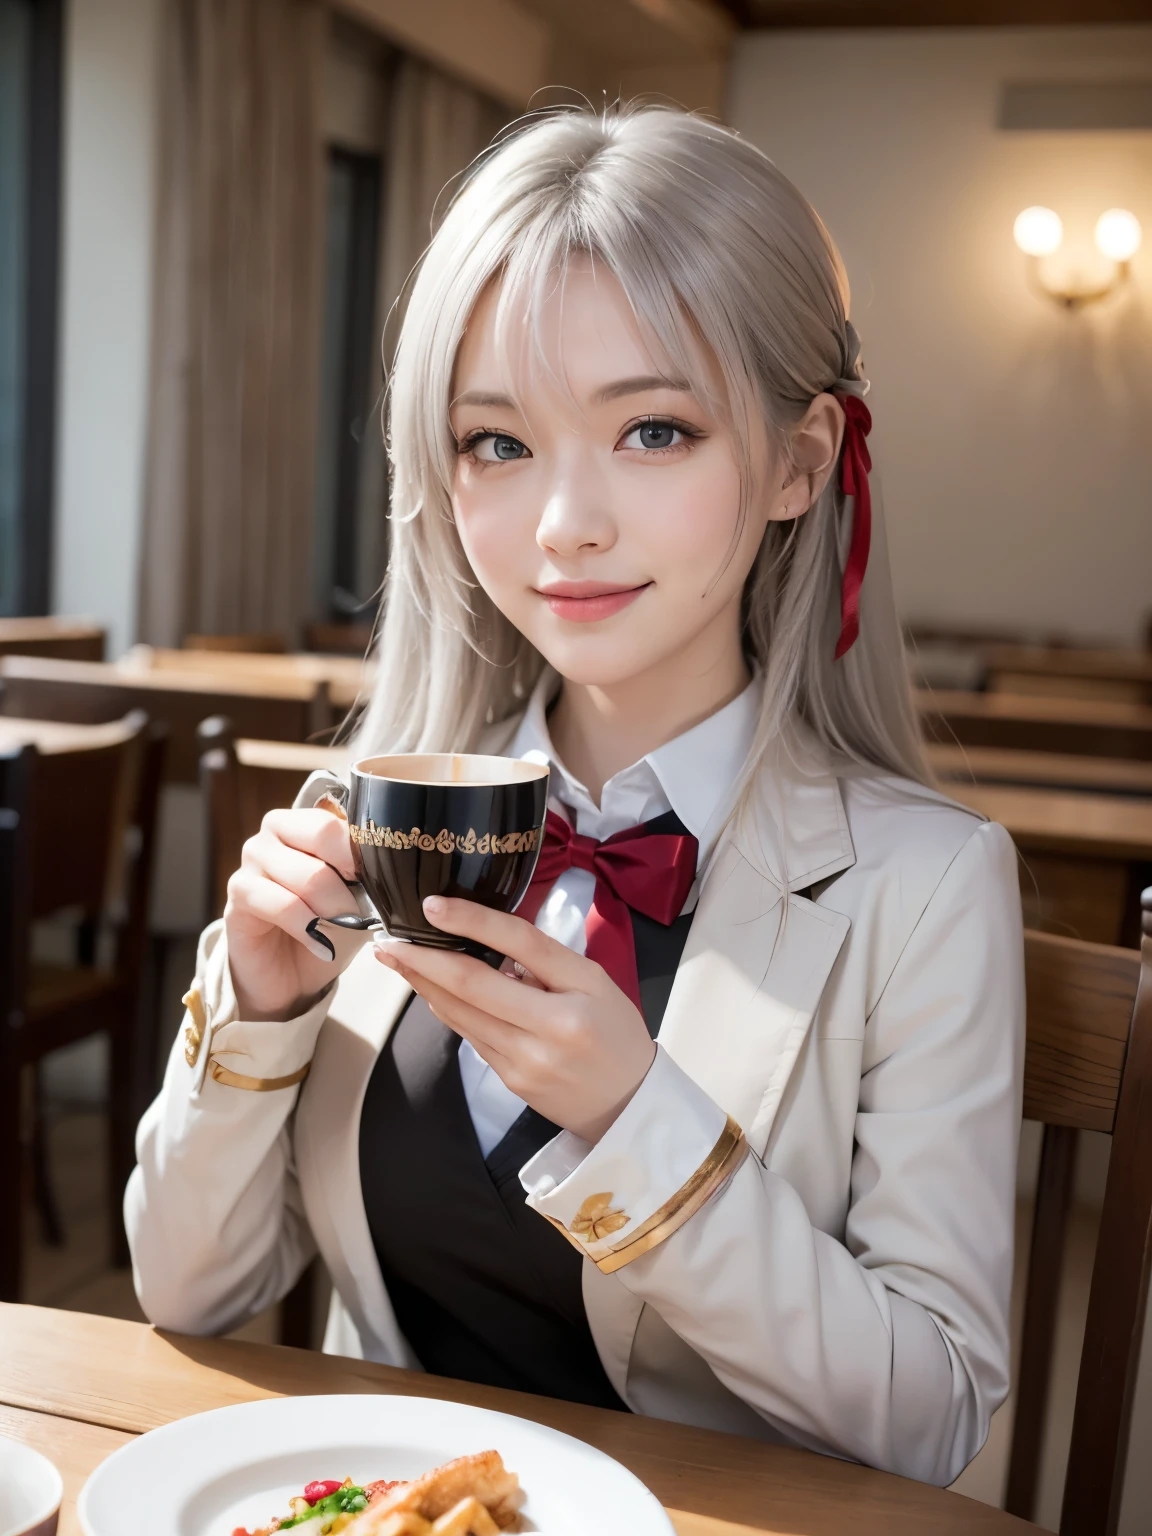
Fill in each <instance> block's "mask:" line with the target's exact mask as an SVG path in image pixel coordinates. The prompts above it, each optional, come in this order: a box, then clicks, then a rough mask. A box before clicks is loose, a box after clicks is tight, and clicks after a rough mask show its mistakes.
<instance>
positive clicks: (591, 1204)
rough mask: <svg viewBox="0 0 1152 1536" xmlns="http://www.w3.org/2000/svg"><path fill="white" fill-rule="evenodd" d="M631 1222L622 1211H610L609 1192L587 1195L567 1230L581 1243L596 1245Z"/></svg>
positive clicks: (610, 1200) (610, 1199) (610, 1197)
mask: <svg viewBox="0 0 1152 1536" xmlns="http://www.w3.org/2000/svg"><path fill="white" fill-rule="evenodd" d="M631 1220H632V1218H631V1216H625V1214H624V1212H623V1211H614V1210H613V1209H612V1192H611V1190H609V1191H608V1193H607V1194H602V1195H589V1196H588V1198H587V1200H585V1202H584V1204H583V1205H582V1206H581V1207H580V1209H579V1210H578V1211H577V1212H576V1217H575V1220H574V1221H573V1223H572V1225H571V1227H570V1228H569V1229H568V1230H569V1231H570V1232H573V1233H574V1234H575V1235H576V1236H577V1237H578V1238H579V1239H580V1241H581V1242H584V1243H598V1242H600V1241H601V1240H602V1239H603V1238H605V1237H609V1236H611V1234H612V1233H613V1232H619V1230H620V1228H621V1227H626V1226H627V1225H628V1223H629V1222H630V1221H631Z"/></svg>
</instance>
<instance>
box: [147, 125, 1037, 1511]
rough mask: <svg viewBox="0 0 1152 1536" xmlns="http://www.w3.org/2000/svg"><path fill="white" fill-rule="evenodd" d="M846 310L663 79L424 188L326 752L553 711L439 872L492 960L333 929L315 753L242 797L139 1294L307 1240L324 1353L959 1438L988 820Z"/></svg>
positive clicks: (977, 1258)
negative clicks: (450, 198) (520, 899)
mask: <svg viewBox="0 0 1152 1536" xmlns="http://www.w3.org/2000/svg"><path fill="white" fill-rule="evenodd" d="M847 305H848V298H847V286H846V283H845V280H844V276H843V272H842V269H841V266H840V263H839V260H838V258H837V255H836V252H835V250H834V248H833V246H832V244H831V241H830V239H829V237H828V235H827V233H826V232H825V230H824V228H823V226H822V225H821V223H820V221H819V220H818V219H817V217H816V215H815V214H814V213H813V211H812V210H811V208H810V207H809V206H808V205H807V203H805V201H804V200H803V198H802V197H801V196H800V195H799V193H798V192H797V191H796V190H795V189H794V188H793V187H792V186H791V185H790V184H789V183H788V182H787V181H786V180H785V179H784V177H783V176H781V175H780V173H779V172H778V171H777V170H776V169H775V168H774V166H773V165H772V164H771V163H770V162H769V161H768V160H767V159H765V158H764V156H762V155H761V154H759V153H758V152H757V151H756V150H754V149H753V148H751V147H750V146H749V145H747V144H745V143H743V142H742V141H741V140H740V139H738V138H737V137H736V136H735V135H733V134H731V133H728V132H726V131H725V130H723V129H721V128H719V127H716V126H715V125H712V124H709V123H706V122H703V121H700V120H698V119H695V118H692V117H689V116H686V115H683V114H681V113H677V112H673V111H669V110H657V109H643V110H637V111H633V112H622V113H615V112H610V113H607V114H605V115H603V116H596V115H592V114H589V113H583V112H573V113H565V114H561V115H558V116H551V117H546V118H544V119H543V120H538V121H536V122H534V123H533V124H531V125H530V126H528V127H527V128H525V129H524V130H523V131H521V132H520V133H518V134H517V135H515V136H513V137H511V138H510V139H508V140H507V141H506V142H505V143H504V144H503V145H502V146H501V147H499V148H498V149H497V151H496V152H495V153H493V154H492V155H491V157H490V158H489V159H487V160H486V162H485V163H483V164H482V165H481V166H480V167H479V168H478V169H477V170H476V171H475V173H474V175H473V176H472V177H471V179H470V181H469V182H468V183H467V185H466V187H465V188H464V190H463V191H462V192H461V193H460V194H459V196H458V197H457V199H456V201H455V203H454V204H453V206H452V207H451V209H450V211H449V212H448V214H447V216H446V218H445V220H444V223H443V225H442V227H441V229H440V230H439V232H438V234H437V235H436V237H435V239H434V240H433V242H432V244H431V247H430V249H429V251H428V253H427V255H426V257H425V259H424V262H423V264H422V266H421V268H420V271H419V275H418V276H417V278H416V280H415V284H414V287H413V289H412V293H411V298H410V302H409V305H408V309H407V314H406V318H405V320H404V325H403V331H402V336H401V340H400V343H399V351H398V355H397V361H396V367H395V373H394V377H393V385H392V398H391V452H392V459H393V469H394V480H393V546H392V563H391V566H390V569H389V573H388V581H387V590H386V597H385V603H384V620H383V630H382V637H381V641H380V644H379V647H378V652H377V662H378V665H377V673H376V676H377V681H376V684H375V691H374V693H373V696H372V698H371V701H370V703H369V705H368V707H367V710H366V711H365V713H364V715H363V717H362V719H361V721H360V723H359V726H358V729H357V734H356V747H357V748H358V751H359V753H362V754H368V753H370V752H371V753H376V752H382V751H397V750H399V751H411V750H436V751H444V750H465V751H467V750H483V751H486V752H498V753H499V752H502V753H507V754H509V755H512V756H522V755H525V754H527V753H530V752H532V753H540V754H544V756H545V757H546V758H547V760H548V761H549V762H550V764H551V767H552V800H551V814H550V817H549V829H548V837H547V841H546V845H545V849H544V852H543V854H542V857H541V864H540V868H539V871H538V876H537V880H536V882H535V883H534V886H533V889H532V891H531V892H530V893H529V897H528V899H527V901H526V903H525V905H524V907H522V909H521V914H520V915H515V916H509V915H506V914H498V913H493V912H490V911H487V910H485V909H483V908H479V907H476V906H474V905H473V904H470V903H465V902H454V901H449V902H443V901H440V902H430V903H429V905H428V912H429V916H430V917H431V919H432V921H433V922H435V923H437V924H438V925H440V926H441V927H443V928H444V929H445V930H446V931H448V932H450V933H455V934H466V935H470V936H471V937H473V938H475V939H478V940H482V941H483V942H484V943H486V944H489V945H491V946H492V947H494V948H496V949H498V950H500V951H501V952H503V953H505V954H507V955H508V956H509V960H510V962H511V964H510V967H509V968H508V969H507V970H506V971H505V972H502V973H497V972H494V971H491V970H489V969H488V968H487V967H485V966H484V965H482V964H480V963H479V962H478V961H473V960H470V959H468V958H466V957H464V956H460V955H455V954H452V953H447V952H443V951H438V950H432V949H427V948H417V947H415V946H412V945H407V944H400V943H394V942H391V941H388V940H386V939H385V940H383V941H382V942H380V943H378V944H375V945H372V944H366V943H360V942H357V941H356V940H354V939H353V940H350V939H348V938H347V936H342V935H340V933H339V931H338V930H336V929H329V930H327V932H328V933H329V934H330V935H331V940H330V942H328V943H325V942H324V935H325V932H326V930H325V929H324V928H323V927H322V926H321V927H320V928H319V929H317V928H316V927H315V926H313V927H311V929H310V925H313V924H314V920H315V919H317V918H319V919H323V918H326V917H332V916H334V915H337V914H339V913H342V912H347V911H348V910H349V905H350V899H349V894H348V889H347V886H346V885H345V883H344V881H345V880H346V879H349V878H351V876H352V873H353V866H352V860H351V855H350V850H349V841H348V835H347V828H346V826H345V824H344V823H343V822H342V821H341V820H339V819H338V818H337V817H335V816H333V815H330V814H329V813H328V811H326V810H325V809H323V808H319V807H316V806H315V802H316V801H317V800H318V798H319V792H320V788H322V785H319V786H316V785H314V786H311V787H310V788H309V789H308V790H307V792H306V793H305V795H304V796H303V797H302V799H301V801H300V802H298V806H299V808H297V809H294V810H291V811H282V812H276V813H274V814H272V815H270V816H269V817H267V818H266V821H265V824H264V827H263V830H262V831H261V832H260V833H259V835H258V836H257V837H255V838H253V839H252V841H251V842H249V843H248V844H247V845H246V847H245V850H244V860H243V865H242V867H241V869H240V870H239V871H238V872H237V874H236V875H235V876H234V877H233V880H232V882H231V885H230V890H229V902H228V907H227V910H226V912H225V915H224V918H223V921H222V922H220V923H215V924H213V925H212V927H210V928H209V929H208V930H207V932H206V933H205V935H204V938H203V940H202V943H201V947H200V954H199V960H198V965H197V975H196V980H195V984H194V986H193V988H192V990H191V992H190V993H189V996H188V999H187V1006H188V1020H187V1027H186V1031H185V1037H183V1038H181V1040H179V1041H178V1042H177V1046H176V1048H175V1049H174V1051H173V1055H172V1059H171V1062H170V1065H169V1070H168V1074H167V1077H166V1080H165V1084H164V1087H163V1090H162V1092H161V1094H160V1096H159V1098H158V1099H157V1101H156V1103H155V1104H154V1105H153V1106H152V1108H151V1109H150V1110H149V1112H148V1114H147V1115H146V1117H145V1119H144V1122H143V1124H142V1126H141V1130H140V1136H139V1143H138V1155H139V1167H138V1168H137V1170H136V1172H135V1174H134V1175H133V1179H132V1182H131V1185H130V1188H129V1191H128V1196H127V1204H126V1210H127V1221H128V1227H129V1232H130V1236H131V1241H132V1248H133V1254H134V1260H135V1270H136V1284H137V1289H138V1292H139V1295H140V1299H141V1302H142V1304H143V1306H144V1308H145V1310H146V1311H147V1313H148V1314H149V1316H150V1317H152V1318H153V1319H154V1320H155V1321H156V1322H157V1323H159V1324H162V1325H164V1326H167V1327H170V1328H176V1329H180V1330H184V1331H188V1332H214V1331H221V1330H224V1329H228V1328H232V1327H234V1326H236V1325H237V1324H238V1323H240V1322H241V1321H242V1320H243V1319H245V1318H246V1317H248V1316H250V1315H252V1314H253V1313H255V1312H256V1311H258V1310H259V1309H260V1308H262V1307H264V1306H266V1305H267V1304H268V1303H270V1302H272V1301H274V1300H275V1299H276V1298H278V1297H280V1296H282V1295H284V1293H285V1292H286V1291H287V1290H288V1289H289V1287H290V1286H291V1285H292V1284H293V1282H294V1281H295V1280H296V1278H297V1276H298V1275H299V1274H300V1273H301V1271H302V1269H303V1267H304V1266H305V1264H307V1262H308V1261H309V1259H310V1258H311V1256H312V1254H313V1252H314V1251H315V1250H316V1249H317V1248H319V1251H320V1253H321V1254H322V1256H323V1259H324V1262H325V1264H326V1265H327V1267H328V1270H329V1272H330V1273H331V1276H332V1279H333V1282H334V1286H335V1296H334V1301H333V1309H332V1314H331V1317H330V1321H329V1330H328V1336H327V1347H329V1348H331V1349H334V1350H339V1351H340V1352H343V1353H347V1354H363V1355H365V1356H368V1357H370V1358H372V1359H377V1360H386V1361H392V1362H394V1363H400V1364H407V1365H412V1366H420V1367H422V1368H423V1369H425V1370H431V1371H435V1372H440V1373H443V1374H447V1375H452V1376H456V1377H464V1378H467V1379H471V1380H475V1381H479V1382H489V1383H495V1384H498V1385H507V1386H513V1387H520V1388H524V1389H529V1390H535V1391H541V1392H547V1393H552V1394H554V1395H558V1396H565V1397H569V1398H572V1399H575V1400H580V1401H585V1402H590V1403H598V1404H606V1405H610V1406H616V1407H621V1408H623V1407H627V1408H630V1409H632V1410H634V1411H636V1412H640V1413H648V1414H652V1415H656V1416H659V1417H664V1418H671V1419H678V1420H682V1421H687V1422H693V1423H697V1424H702V1425H711V1426H715V1427H720V1428H727V1429H731V1430H735V1431H739V1432H741V1433H744V1434H751V1435H758V1436H760V1437H762V1438H764V1439H767V1440H778V1441H784V1442H788V1443H793V1444H797V1445H803V1446H808V1447H811V1448H813V1449H815V1450H819V1451H825V1452H829V1453H831V1454H834V1455H837V1456H842V1457H850V1458H855V1459H857V1460H859V1461H863V1462H867V1463H870V1464H872V1465H874V1466H877V1467H883V1468H887V1469H890V1470H892V1471H895V1472H900V1473H904V1474H906V1475H908V1476H910V1477H915V1478H921V1479H925V1480H928V1481H931V1482H937V1483H947V1482H949V1481H951V1480H952V1479H953V1478H954V1477H956V1475H957V1474H958V1473H959V1472H960V1470H961V1469H962V1468H963V1467H964V1465H965V1464H966V1463H967V1462H968V1461H969V1460H970V1458H971V1457H972V1456H973V1455H974V1454H975V1452H976V1451H977V1450H978V1449H979V1447H980V1445H981V1444H982V1443H983V1440H984V1438H985V1435H986V1432H987V1428H988V1420H989V1417H990V1415H991V1413H992V1411H993V1409H994V1408H995V1407H996V1406H997V1404H998V1403H999V1402H1000V1401H1001V1400H1002V1398H1003V1397H1004V1394H1005V1391H1006V1390H1007V1382H1008V1327H1007V1311H1008V1296H1009V1284H1010V1277H1011V1267H1012V1210H1013V1191H1014V1169H1015V1152H1016V1138H1017V1130H1018V1120H1019V1108H1020V1105H1019V1096H1020V1069H1021V1040H1022V1017H1023V987H1022V964H1021V954H1022V945H1021V933H1020V912H1019V901H1018V895H1017V885H1016V871H1015V860H1014V855H1013V850H1012V847H1011V844H1010V842H1009V840H1008V837H1007V835H1006V834H1005V833H1004V831H1003V830H1002V829H1001V828H999V827H997V826H994V825H989V824H986V823H982V822H981V821H980V820H979V818H977V817H976V816H974V815H972V814H971V813H970V812H968V811H966V810H964V809H962V808H960V807H958V806H956V805H954V804H953V803H951V802H950V801H948V800H945V799H944V798H942V797H941V796H939V795H937V794H935V793H934V792H933V791H932V790H931V789H930V788H929V787H927V786H926V784H925V778H926V775H925V771H924V768H923V765H922V761H921V756H920V749H919V745H918V739H917V729H916V722H915V718H914V714H913V710H912V707H911V704H910V700H909V696H908V692H907V687H906V683H905V680H904V669H903V661H902V654H901V645H900V637H899V631H898V628H897V624H896V620H895V616H894V611H893V605H892V599H891V593H890V584H889V576H888V571H887V569H886V564H885V555H884V551H883V549H882V548H881V549H878V550H874V551H873V552H872V557H871V559H870V560H869V559H868V539H869V511H870V496H869V489H868V479H867V471H868V455H867V448H866V445H865V440H864V439H865V434H866V433H867V430H868V427H869V416H868V412H867V409H866V407H865V406H864V405H863V395H864V393H865V391H866V388H867V386H866V384H865V383H864V382H863V379H862V370H861V367H860V360H859V343H858V340H857V337H856V333H855V331H854V329H853V327H852V326H851V324H850V323H849V321H848V318H847ZM865 569H866V570H867V580H866V581H864V580H863V577H864V572H865ZM309 807H312V808H309ZM526 916H527V918H528V919H529V920H525V917H526ZM333 949H335V958H334V957H333V953H332V951H333Z"/></svg>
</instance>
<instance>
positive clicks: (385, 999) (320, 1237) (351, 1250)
mask: <svg viewBox="0 0 1152 1536" xmlns="http://www.w3.org/2000/svg"><path fill="white" fill-rule="evenodd" d="M411 995H412V991H411V988H410V987H409V986H408V985H407V983H406V982H404V981H403V980H402V979H401V977H399V976H397V974H396V973H395V971H389V970H387V969H386V968H385V967H384V966H382V965H380V964H378V963H377V962H376V961H375V960H374V959H373V958H372V946H371V945H370V944H369V945H365V947H364V949H363V950H362V951H361V953H360V954H359V955H357V957H356V959H355V960H354V961H353V962H352V964H351V965H350V966H349V967H348V969H347V970H346V971H345V972H344V975H343V976H342V977H341V978H340V983H339V986H338V987H337V989H336V994H335V997H334V998H333V1000H332V1007H331V1008H330V1010H329V1012H328V1017H327V1018H326V1019H325V1021H324V1026H323V1028H322V1029H321V1031H320V1036H319V1039H318V1040H317V1043H316V1053H315V1055H314V1056H313V1058H312V1070H311V1072H310V1073H309V1075H308V1080H307V1082H306V1083H305V1085H304V1090H303V1092H302V1093H301V1095H300V1102H299V1104H298V1106H297V1110H296V1135H295V1147H296V1162H297V1172H298V1175H299V1179H300V1189H301V1194H302V1197H303V1200H304V1208H305V1211H306V1213H307V1216H308V1222H309V1225H310V1226H311V1228H312V1232H313V1235H314V1236H315V1238H316V1242H317V1246H318V1247H319V1249H320V1252H321V1254H322V1255H323V1258H324V1262H325V1263H326V1265H327V1266H328V1271H329V1273H330V1275H331V1277H332V1283H333V1285H334V1286H335V1288H336V1290H337V1291H338V1292H339V1295H340V1297H341V1300H342V1301H343V1303H344V1305H345V1307H346V1308H347V1310H348V1312H349V1314H350V1315H351V1317H352V1320H353V1322H354V1323H355V1325H356V1329H357V1331H358V1333H359V1334H360V1338H361V1343H362V1345H363V1347H364V1350H365V1354H366V1355H367V1356H368V1358H377V1359H380V1358H383V1359H386V1360H388V1361H389V1362H391V1363H392V1364H395V1365H409V1366H414V1365H415V1364H416V1362H415V1359H414V1357H413V1356H412V1353H411V1351H410V1350H409V1348H408V1346H407V1344H406V1343H405V1341H404V1337H403V1335H402V1334H401V1332H400V1330H399V1328H398V1327H397V1325H396V1318H395V1314H394V1313H393V1311H392V1304H391V1302H390V1301H389V1300H388V1294H387V1292H386V1290H385V1288H384V1282H383V1280H382V1279H381V1276H380V1266H379V1264H378V1262H377V1259H376V1249H375V1247H374V1245H373V1242H372V1233H371V1231H370V1230H369V1227H368V1217H367V1214H366V1213H365V1210H364V1197H363V1193H362V1191H361V1186H360V1109H361V1105H362V1104H363V1102H364V1093H365V1090H366V1089H367V1086H368V1079H369V1077H370V1076H371V1075H372V1069H373V1067H374V1066H375V1064H376V1058H377V1057H378V1056H379V1054H380V1051H381V1048H382V1047H383V1045H384V1042H385V1041H386V1040H387V1038H388V1036H389V1034H390V1033H391V1031H392V1029H393V1027H394V1026H395V1024H396V1022H397V1020H398V1019H399V1017H400V1015H401V1014H402V1013H403V1011H404V1008H405V1007H406V1005H407V1002H408V999H409V998H410V997H411ZM376 1341H378V1343H379V1345H382V1346H383V1354H382V1355H381V1354H380V1353H379V1350H378V1348H375V1349H374V1348H373V1344H374V1343H375V1342H376Z"/></svg>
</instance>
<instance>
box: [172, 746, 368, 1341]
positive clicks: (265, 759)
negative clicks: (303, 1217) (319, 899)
mask: <svg viewBox="0 0 1152 1536" xmlns="http://www.w3.org/2000/svg"><path fill="white" fill-rule="evenodd" d="M198 739H199V742H200V785H201V790H202V793H203V796H204V812H205V822H206V836H207V840H208V911H209V912H210V913H211V914H212V916H213V917H218V916H219V915H220V913H221V912H223V910H224V904H225V902H226V901H227V899H228V879H229V876H230V875H231V874H232V872H233V871H234V870H235V869H237V868H239V865H240V854H241V849H242V848H243V846H244V843H245V842H246V841H247V839H248V838H250V837H252V836H254V835H255V833H257V832H258V831H259V830H260V823H261V822H262V821H263V819H264V817H265V815H266V814H267V813H268V812H269V811H272V810H277V809H280V808H281V807H284V806H290V805H291V804H292V802H293V800H295V798H296V794H297V791H298V790H299V788H300V786H301V785H302V784H303V782H304V780H305V779H306V778H307V777H308V775H309V774H310V773H311V772H312V771H313V769H315V768H340V767H343V766H344V765H345V764H346V763H347V761H348V756H349V754H348V751H347V749H346V748H342V747H316V746H310V745H303V744H294V743H289V742H279V741H250V740H243V739H241V740H237V739H236V738H235V736H234V735H233V732H232V724H231V722H230V721H229V720H227V719H224V718H223V717H220V716H217V717H215V718H214V719H209V720H205V721H203V722H202V723H201V726H200V729H199V732H198ZM317 1270H318V1266H317V1265H313V1266H312V1267H311V1268H310V1269H309V1270H308V1271H307V1272H306V1273H305V1274H304V1275H303V1276H301V1278H300V1280H298V1281H297V1283H296V1285H295V1286H294V1287H293V1289H292V1290H291V1291H290V1292H289V1293H288V1295H287V1296H285V1298H284V1300H283V1301H282V1302H281V1304H280V1342H281V1344H292V1345H294V1346H296V1347H297V1348H299V1349H307V1348H308V1347H309V1346H310V1345H311V1342H312V1338H313V1324H314V1319H315V1315H316V1310H317V1309H316V1293H317V1286H318V1273H317Z"/></svg>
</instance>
